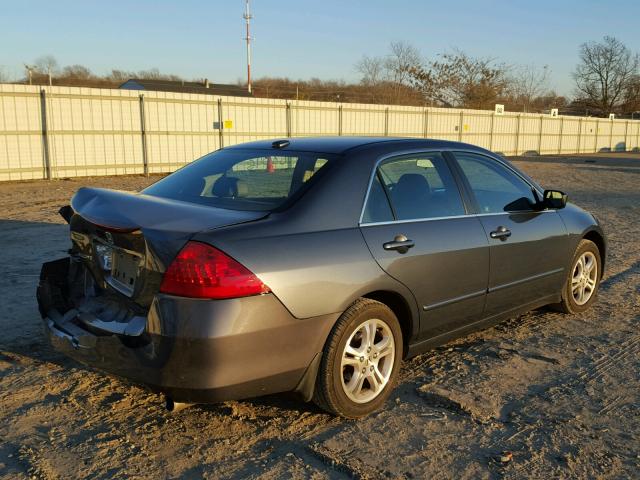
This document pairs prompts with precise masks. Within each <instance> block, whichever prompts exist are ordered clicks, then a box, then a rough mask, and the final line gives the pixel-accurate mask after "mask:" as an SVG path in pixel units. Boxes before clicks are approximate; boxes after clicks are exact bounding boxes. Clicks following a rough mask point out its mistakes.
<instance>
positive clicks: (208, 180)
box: [142, 149, 332, 211]
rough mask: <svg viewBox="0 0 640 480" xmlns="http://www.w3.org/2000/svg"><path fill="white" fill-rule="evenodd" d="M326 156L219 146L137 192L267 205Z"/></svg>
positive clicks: (257, 207)
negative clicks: (224, 148)
mask: <svg viewBox="0 0 640 480" xmlns="http://www.w3.org/2000/svg"><path fill="white" fill-rule="evenodd" d="M331 158H332V157H331V156H330V155H327V154H321V153H312V152H291V151H286V152H283V151H273V152H272V151H267V150H244V149H230V150H219V151H217V152H214V153H211V154H209V155H206V156H204V157H202V158H201V159H200V160H198V161H196V162H193V163H191V164H189V165H187V166H186V167H184V168H182V169H180V170H178V171H177V172H175V173H173V174H171V175H169V176H167V177H165V178H163V179H162V180H160V181H159V182H156V183H154V184H153V185H151V186H149V187H147V188H146V189H145V190H143V191H142V193H144V194H146V195H153V196H156V197H163V198H170V199H173V200H181V201H183V202H191V203H198V204H201V205H210V206H213V207H219V208H227V209H231V210H253V211H271V210H275V209H277V208H278V207H280V206H283V205H284V204H285V203H286V202H287V201H289V200H290V199H293V198H294V197H295V196H296V195H298V194H300V193H301V192H302V191H303V190H304V189H305V188H306V187H307V185H309V184H311V183H313V182H312V179H313V178H314V177H316V175H317V174H318V172H319V171H320V170H324V169H325V167H326V165H327V164H329V163H330V162H331Z"/></svg>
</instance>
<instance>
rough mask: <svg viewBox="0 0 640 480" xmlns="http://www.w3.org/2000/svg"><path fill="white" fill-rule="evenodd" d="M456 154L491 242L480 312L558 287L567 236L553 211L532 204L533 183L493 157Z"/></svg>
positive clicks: (503, 307)
mask: <svg viewBox="0 0 640 480" xmlns="http://www.w3.org/2000/svg"><path fill="white" fill-rule="evenodd" d="M455 158H456V160H457V163H458V165H459V167H460V169H461V170H462V172H463V173H464V177H465V178H466V181H467V182H468V183H467V186H468V188H470V190H471V191H472V192H473V197H474V198H475V202H476V203H477V205H476V208H477V211H478V213H479V215H478V219H480V221H481V222H482V226H483V227H484V230H485V233H486V236H487V241H488V242H489V245H490V256H491V267H490V274H489V285H488V293H487V303H486V308H485V315H484V316H485V317H488V316H492V315H495V314H498V313H502V312H506V311H509V310H512V309H515V308H517V307H520V306H522V305H525V304H527V303H531V302H536V301H538V300H540V299H543V298H545V297H549V296H551V295H554V294H557V293H559V292H560V291H561V289H562V284H563V281H564V278H565V276H566V271H565V268H566V258H567V249H568V237H567V232H566V228H565V226H564V223H563V222H562V219H561V218H560V216H559V215H558V213H557V211H555V210H542V211H537V210H536V209H534V208H533V205H534V204H535V202H536V199H535V197H534V193H533V190H532V186H531V185H530V184H529V183H528V182H527V181H525V180H524V179H523V178H522V177H520V176H519V175H518V174H516V173H515V172H514V171H513V170H511V169H510V168H507V167H506V166H505V165H502V164H501V163H500V162H498V161H497V160H495V159H492V158H489V157H486V156H484V155H480V154H475V153H462V152H456V153H455Z"/></svg>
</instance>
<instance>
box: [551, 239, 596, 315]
mask: <svg viewBox="0 0 640 480" xmlns="http://www.w3.org/2000/svg"><path fill="white" fill-rule="evenodd" d="M601 277H602V261H601V257H600V250H599V249H598V246H597V245H596V244H595V243H593V242H592V241H590V240H582V241H580V243H579V244H578V248H577V249H576V251H575V253H574V255H573V261H572V263H571V270H570V271H569V275H568V276H567V280H566V283H565V286H564V289H563V291H562V301H561V302H560V304H559V305H558V306H559V307H560V310H561V311H563V312H565V313H580V312H584V311H585V310H587V309H588V308H589V307H590V306H591V304H592V303H593V302H594V301H595V298H596V294H597V293H598V287H599V286H600V278H601Z"/></svg>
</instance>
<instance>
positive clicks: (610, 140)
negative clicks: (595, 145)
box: [609, 119, 613, 152]
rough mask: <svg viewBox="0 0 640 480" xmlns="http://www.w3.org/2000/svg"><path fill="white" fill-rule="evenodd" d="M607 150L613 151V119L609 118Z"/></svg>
mask: <svg viewBox="0 0 640 480" xmlns="http://www.w3.org/2000/svg"><path fill="white" fill-rule="evenodd" d="M609 151H610V152H613V120H611V119H609Z"/></svg>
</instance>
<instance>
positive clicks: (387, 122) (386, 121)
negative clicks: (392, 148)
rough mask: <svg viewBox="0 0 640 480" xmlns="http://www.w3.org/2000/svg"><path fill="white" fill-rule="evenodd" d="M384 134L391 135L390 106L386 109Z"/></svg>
mask: <svg viewBox="0 0 640 480" xmlns="http://www.w3.org/2000/svg"><path fill="white" fill-rule="evenodd" d="M384 136H385V137H388V136H389V107H387V108H385V109H384Z"/></svg>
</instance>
